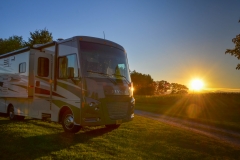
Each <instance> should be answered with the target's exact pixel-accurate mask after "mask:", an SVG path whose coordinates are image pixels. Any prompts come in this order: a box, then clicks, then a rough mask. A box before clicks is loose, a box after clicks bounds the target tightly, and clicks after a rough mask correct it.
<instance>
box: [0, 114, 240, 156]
mask: <svg viewBox="0 0 240 160" xmlns="http://www.w3.org/2000/svg"><path fill="white" fill-rule="evenodd" d="M0 126H1V127H0V143H1V145H0V152H1V154H0V159H4V160H8V159H18V160H20V159H24V160H28V159H91V160H92V159H136V160H138V159H139V160H141V159H151V160H152V159H240V149H239V148H234V147H233V146H229V145H227V144H225V143H222V142H218V141H216V140H214V139H212V138H208V137H205V136H202V135H198V134H195V133H193V132H189V131H186V130H183V129H179V128H175V127H172V126H169V125H166V124H163V123H161V122H158V121H154V120H151V119H147V118H144V117H140V116H136V117H135V118H134V120H133V121H131V122H129V123H124V124H122V125H121V126H120V127H119V128H118V129H116V130H109V129H106V128H105V127H104V126H100V127H92V128H84V130H82V131H80V132H79V133H77V134H74V135H72V134H66V133H64V132H63V129H62V127H61V125H59V124H56V123H48V122H42V121H40V120H31V119H27V120H24V121H10V120H8V119H7V118H4V117H0Z"/></svg>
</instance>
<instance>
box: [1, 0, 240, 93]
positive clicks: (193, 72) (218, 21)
mask: <svg viewBox="0 0 240 160" xmlns="http://www.w3.org/2000/svg"><path fill="white" fill-rule="evenodd" d="M0 16H1V17H2V19H1V25H0V38H8V37H9V36H13V35H18V36H22V37H23V39H24V40H26V41H27V40H28V37H29V36H30V34H29V32H30V31H31V32H33V31H35V30H36V29H44V28H45V27H46V28H47V29H48V30H49V31H50V32H52V34H53V37H54V39H55V40H56V39H58V38H70V37H72V36H76V35H85V36H92V37H98V38H103V31H104V32H105V35H106V39H108V40H111V41H114V42H116V43H118V44H120V45H122V46H123V47H124V48H125V49H126V51H127V53H128V59H129V60H128V61H129V65H130V69H131V70H136V71H137V72H141V73H145V74H150V75H151V76H152V78H153V79H154V80H155V81H157V80H166V81H168V82H171V83H180V84H184V85H187V86H190V81H191V80H192V79H194V78H200V79H202V80H203V81H204V83H205V89H208V88H215V89H216V90H223V89H222V88H224V89H225V90H226V89H240V70H236V69H235V68H236V66H237V64H238V63H240V61H239V60H238V59H237V58H236V57H233V56H231V55H225V51H226V49H231V48H234V44H233V43H232V38H234V37H235V36H236V35H237V34H240V23H238V21H239V18H240V1H239V0H120V1H116V0H87V1H86V0H69V1H63V0H47V1H46V0H39V1H37V0H34V1H32V0H23V1H19V0H6V1H3V0H2V1H0Z"/></svg>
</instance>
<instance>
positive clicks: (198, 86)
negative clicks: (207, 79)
mask: <svg viewBox="0 0 240 160" xmlns="http://www.w3.org/2000/svg"><path fill="white" fill-rule="evenodd" d="M203 86H204V83H203V81H202V80H200V79H194V80H192V82H191V88H192V90H194V91H200V90H202V89H203Z"/></svg>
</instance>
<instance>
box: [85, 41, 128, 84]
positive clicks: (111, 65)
mask: <svg viewBox="0 0 240 160" xmlns="http://www.w3.org/2000/svg"><path fill="white" fill-rule="evenodd" d="M80 47H81V55H82V56H81V57H82V64H83V65H82V68H83V74H84V76H85V77H89V76H91V77H92V76H96V77H99V76H101V75H108V76H112V77H115V78H120V79H124V78H126V79H127V81H130V76H129V69H128V63H127V56H126V53H124V51H122V50H120V49H117V48H115V47H111V46H108V45H102V44H97V43H91V42H83V41H81V42H80ZM102 77H104V76H102Z"/></svg>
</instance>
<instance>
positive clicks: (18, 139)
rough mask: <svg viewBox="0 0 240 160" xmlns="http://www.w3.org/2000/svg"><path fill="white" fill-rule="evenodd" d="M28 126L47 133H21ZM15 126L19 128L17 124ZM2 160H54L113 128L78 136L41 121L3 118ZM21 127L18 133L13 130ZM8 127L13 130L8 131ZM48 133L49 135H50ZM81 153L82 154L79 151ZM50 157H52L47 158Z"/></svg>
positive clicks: (0, 131) (0, 130)
mask: <svg viewBox="0 0 240 160" xmlns="http://www.w3.org/2000/svg"><path fill="white" fill-rule="evenodd" d="M28 123H30V124H29V125H31V126H33V127H35V129H37V130H39V129H40V130H41V129H46V130H47V131H49V132H47V134H44V132H43V133H42V134H41V133H38V131H37V130H35V129H34V128H33V129H29V128H28V130H27V131H23V132H22V131H21V130H20V131H21V133H18V131H19V128H21V125H22V124H24V125H25V126H28ZM12 124H14V126H13V125H12ZM15 124H16V125H15ZM0 126H1V127H0V143H1V144H2V145H0V153H1V154H0V159H5V160H7V159H37V158H41V157H46V156H52V157H53V158H54V157H55V155H54V154H55V153H54V152H58V151H61V150H64V149H69V148H71V147H74V146H75V145H84V146H86V145H89V143H91V142H90V140H91V139H92V138H95V137H99V136H102V135H104V134H106V133H108V132H111V131H112V129H109V128H105V127H89V128H88V127H87V128H84V129H83V130H81V131H80V132H78V133H77V134H70V133H65V132H63V129H62V128H61V126H60V124H56V125H54V124H53V123H48V122H45V123H43V122H40V123H39V121H36V120H31V119H26V120H24V121H10V120H8V119H5V118H2V119H1V120H0ZM15 126H16V127H18V130H17V129H16V130H15V129H14V127H15ZM6 127H11V129H7V128H6ZM48 133H49V134H48ZM79 154H81V151H80V152H79ZM48 158H49V157H48Z"/></svg>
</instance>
